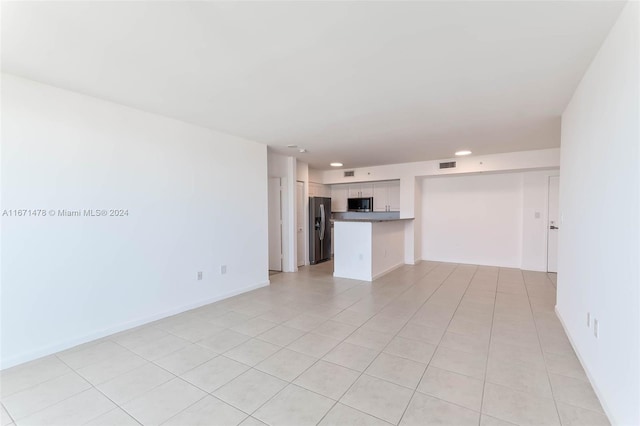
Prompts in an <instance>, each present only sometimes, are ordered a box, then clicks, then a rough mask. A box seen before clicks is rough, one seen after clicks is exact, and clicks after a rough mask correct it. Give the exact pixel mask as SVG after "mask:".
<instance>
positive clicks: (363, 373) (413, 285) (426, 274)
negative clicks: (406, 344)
mask: <svg viewBox="0 0 640 426" xmlns="http://www.w3.org/2000/svg"><path fill="white" fill-rule="evenodd" d="M441 265H442V263H438V264H437V265H436V266H434V267H433V268H431V269H429V270H428V271H427V272H426V273H425V274H424V275H422V276H421V277H420V278H419V279H417V280H416V281H420V280H421V279H423V278H424V277H426V276H428V275H429V274H430V273H431V272H433V271H434V270H436V269H437V267H438V266H441ZM455 269H456V268H453V269H452V270H451V272H450V273H449V274H447V276H446V277H445V278H443V280H442V282H441V283H440V285H438V287H437V288H436V289H434V290H433V292H432V293H431V294H430V295H429V297H427V299H425V301H424V302H423V303H422V304H421V305H420V306H419V307H418V309H417V310H416V312H417V311H418V310H420V308H421V307H422V306H424V304H425V303H427V301H428V300H429V299H430V298H431V296H432V295H433V294H435V292H436V291H437V290H438V289H439V288H440V287H442V285H443V284H444V283H445V281H446V280H447V279H448V278H449V276H450V275H451V274H452V273H453V271H455ZM416 281H414V284H412V285H411V286H409V287H408V288H407V289H405V291H403V292H402V293H400V294H398V295H397V296H396V297H395V298H394V299H392V300H391V301H390V302H389V303H391V302H392V301H393V300H396V299H397V298H399V297H400V296H401V295H402V294H404V293H405V292H407V291H409V289H410V288H412V287H415V285H416V284H415V282H416ZM386 284H388V283H385V285H386ZM389 303H387V305H388V304H389ZM385 306H386V305H385ZM383 309H384V308H383ZM383 309H380V311H378V312H381V311H382V310H383ZM374 316H375V315H374ZM413 316H415V313H414V315H412V316H411V317H409V318H408V319H407V321H406V322H405V323H404V325H403V327H401V328H400V330H398V331H397V332H396V333H395V334H394V335H393V337H392V338H391V339H390V340H389V342H387V344H386V345H385V346H384V347H383V348H382V349H381V350H380V351H379V352H378V354H377V355H376V356H375V357H374V358H373V359H372V360H371V361H370V362H369V364H367V366H366V367H365V368H364V369H363V370H362V371H361V372H360V375H359V376H358V377H357V378H356V379H355V380H354V381H353V383H351V385H350V386H349V387H348V388H347V389H346V390H345V391H344V392H343V393H342V395H341V396H340V398H338V400H337V401H336V402H335V404H333V406H331V408H330V409H329V410H328V411H327V412H326V413H325V414H324V415H323V416H322V417H321V418H320V420H319V421H318V423H316V425H318V424H320V423H321V422H322V420H324V418H325V417H326V416H327V414H329V413H330V412H331V410H333V408H334V407H335V406H336V405H337V404H338V403H341V402H340V400H341V399H342V398H343V397H344V396H345V395H346V394H347V393H348V392H349V390H351V388H352V387H353V385H354V384H356V382H357V381H358V380H360V378H361V377H362V376H363V375H365V372H366V371H367V369H368V368H369V367H370V366H371V364H373V362H374V361H375V360H376V359H377V358H378V356H380V354H381V353H383V352H384V350H385V349H386V348H387V346H389V344H390V343H391V342H392V341H393V339H394V338H395V337H396V336H397V335H398V333H400V331H401V330H402V328H404V326H405V325H406V324H408V323H409V321H410V320H411V318H413ZM371 318H373V317H371ZM371 318H369V319H371ZM367 321H369V320H367ZM367 321H365V322H364V323H362V324H361V325H360V326H359V327H358V328H356V329H355V330H354V331H353V332H352V333H351V334H353V333H355V332H356V331H358V330H360V328H362V326H364V324H366V323H367ZM351 334H350V335H349V336H351ZM349 336H347V337H345V339H344V340H343V342H345V341H346V339H348V338H349ZM355 346H360V345H355ZM367 349H371V348H367ZM373 350H375V349H373ZM427 366H428V363H427ZM425 369H426V367H425ZM379 380H383V381H385V382H387V383H392V382H389V381H387V380H384V379H379ZM392 384H394V385H397V384H396V383H392ZM398 386H399V385H398ZM341 404H343V405H345V406H347V407H349V408H351V409H354V410H357V411H359V412H361V413H364V411H361V410H358V409H357V408H355V407H352V406H350V405H347V404H344V403H341ZM365 414H367V415H369V416H372V417H374V418H376V419H379V420H382V421H384V422H387V421H386V420H384V419H381V418H380V417H377V416H375V415H373V414H371V413H365ZM387 423H390V422H387Z"/></svg>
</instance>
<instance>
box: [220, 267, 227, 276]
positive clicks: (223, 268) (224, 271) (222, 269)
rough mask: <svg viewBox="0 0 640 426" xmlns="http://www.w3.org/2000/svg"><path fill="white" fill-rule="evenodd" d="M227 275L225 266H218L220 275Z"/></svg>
mask: <svg viewBox="0 0 640 426" xmlns="http://www.w3.org/2000/svg"><path fill="white" fill-rule="evenodd" d="M226 273H227V265H221V266H220V275H224V274H226Z"/></svg>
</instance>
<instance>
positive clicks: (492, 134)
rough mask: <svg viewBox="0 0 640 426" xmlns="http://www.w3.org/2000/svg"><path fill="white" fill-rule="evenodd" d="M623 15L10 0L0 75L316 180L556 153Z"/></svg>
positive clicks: (482, 5) (593, 7)
mask: <svg viewBox="0 0 640 426" xmlns="http://www.w3.org/2000/svg"><path fill="white" fill-rule="evenodd" d="M621 7H622V3H620V2H612V1H604V2H597V1H586V2H577V1H576V2H564V1H554V2H484V1H476V2H397V1H395V2H348V3H347V2H297V3H293V2H228V3H227V2H222V3H221V2H215V3H214V2H193V3H192V2H154V1H147V2H68V3H63V2H60V3H59V2H9V3H3V5H2V8H3V9H2V68H3V71H5V72H9V73H13V74H17V75H21V76H24V77H27V78H31V79H34V80H37V81H41V82H44V83H48V84H52V85H55V86H59V87H62V88H66V89H70V90H75V91H78V92H81V93H85V94H90V95H94V96H97V97H100V98H104V99H108V100H112V101H115V102H119V103H122V104H125V105H129V106H133V107H136V108H140V109H142V110H146V111H150V112H155V113H158V114H162V115H166V116H169V117H175V118H178V119H181V120H184V121H187V122H191V123H195V124H199V125H202V126H206V127H210V128H213V129H217V130H221V131H224V132H228V133H232V134H235V135H239V136H243V137H246V138H249V139H253V140H255V141H258V142H262V143H265V144H268V145H269V146H271V147H273V148H274V149H275V150H276V151H279V152H286V153H289V154H291V155H298V157H299V158H302V159H303V160H305V161H308V162H309V163H310V164H311V165H312V166H314V167H316V168H321V169H326V168H328V163H329V162H330V161H341V162H343V163H344V164H345V167H357V166H366V165H376V164H390V163H398V162H407V161H419V160H429V159H438V158H447V157H451V156H452V153H453V152H454V151H456V150H458V149H462V148H467V149H471V150H472V151H473V152H474V153H475V154H490V153H498V152H509V151H520V150H528V149H537V148H549V147H557V146H559V144H560V119H559V116H560V114H561V113H562V111H563V109H564V107H565V105H566V104H567V102H568V100H569V98H570V96H571V94H572V93H573V90H574V89H575V87H576V85H577V84H578V82H579V80H580V78H581V76H582V74H583V73H584V71H585V69H586V68H587V66H588V64H589V62H590V61H591V59H592V58H593V56H594V55H595V53H596V51H597V49H598V48H599V46H600V45H601V43H602V41H603V40H604V37H605V36H606V34H607V32H608V30H609V28H610V27H611V25H612V24H613V22H614V21H615V19H616V17H617V16H618V14H619V12H620V10H621ZM288 144H297V145H299V146H301V147H304V148H307V149H308V150H309V152H308V153H307V154H298V153H297V151H296V150H292V149H289V148H286V145H288Z"/></svg>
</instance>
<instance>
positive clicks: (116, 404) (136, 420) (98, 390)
mask: <svg viewBox="0 0 640 426" xmlns="http://www.w3.org/2000/svg"><path fill="white" fill-rule="evenodd" d="M56 357H57V355H56ZM59 360H60V362H62V363H63V364H64V365H66V366H67V367H69V368H71V370H72V371H73V372H74V373H75V374H76V375H77V376H78V377H80V378H81V379H82V380H84V381H85V382H87V383H88V384H89V385H91V388H93V389H95V390H96V391H97V392H99V393H100V394H101V395H102V396H104V397H105V398H107V399H108V400H109V401H111V402H112V403H113V404H114V405H115V406H116V407H117V408H119V409H121V410H122V411H124V412H125V413H126V414H127V415H128V416H129V417H131V418H132V419H133V420H134V421H135V422H136V423H138V424H140V425H142V423H140V422H139V421H138V419H136V418H135V417H133V416H132V415H131V414H130V413H129V412H128V411H127V410H125V409H124V408H122V406H121V405H120V404H118V403H117V402H115V401H114V400H112V399H111V398H109V396H107V395H105V393H104V392H102V391H101V390H100V389H98V388H97V387H95V386H94V385H93V383H91V382H89V381H88V380H87V379H85V378H84V377H82V375H81V374H80V373H78V372H77V371H76V370H74V369H73V368H72V367H71V366H70V365H68V364H67V363H66V362H64V360H62V359H59ZM165 383H166V382H165ZM82 392H84V391H82ZM82 392H78V393H77V394H75V395H73V396H76V395H79V394H80V393H82ZM73 396H71V397H69V398H66V399H65V401H66V400H67V399H70V398H73ZM60 402H62V401H60ZM60 402H57V403H56V404H59V403H60ZM53 405H55V404H53ZM53 405H50V406H49V407H47V408H50V407H53ZM39 411H42V410H39ZM111 411H113V409H111V410H109V411H107V412H105V413H102V414H100V415H98V416H96V417H94V418H92V419H91V420H89V422H91V421H93V420H95V419H97V418H98V417H100V416H102V415H104V414H107V413H109V412H111ZM87 423H88V422H87Z"/></svg>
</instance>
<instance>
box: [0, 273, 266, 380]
mask: <svg viewBox="0 0 640 426" xmlns="http://www.w3.org/2000/svg"><path fill="white" fill-rule="evenodd" d="M269 284H270V281H269V280H267V281H264V282H262V283H258V284H253V285H250V286H247V287H243V288H240V289H238V290H234V291H231V292H228V293H225V294H221V295H219V296H216V297H212V298H209V299H205V300H199V301H197V302H193V303H188V304H186V305H182V306H179V307H177V308H173V309H169V310H166V311H163V312H158V313H156V314H153V315H149V316H146V317H144V318H137V319H135V320H131V321H127V322H124V323H121V324H118V325H114V326H112V327H107V328H104V329H102V330H97V331H95V332H93V333H89V334H85V335H83V336H77V337H74V338H72V339H68V340H65V341H64V342H60V343H56V344H55V345H49V346H45V347H42V348H39V349H36V350H34V351H29V352H24V353H22V354H19V355H15V356H12V357H9V358H6V359H2V360H0V370H4V369H6V368H10V367H13V366H16V365H20V364H24V363H25V362H29V361H33V360H35V359H38V358H42V357H44V356H47V355H51V354H54V353H57V352H60V351H64V350H66V349H69V348H72V347H74V346H78V345H81V344H83V343H88V342H91V341H93V340H97V339H101V338H103V337H107V336H110V335H112V334H115V333H119V332H121V331H125V330H128V329H130V328H134V327H138V326H140V325H144V324H148V323H150V322H153V321H157V320H159V319H162V318H166V317H170V316H172V315H176V314H179V313H182V312H185V311H190V310H191V309H195V308H199V307H201V306H204V305H208V304H210V303H215V302H219V301H220V300H223V299H228V298H229V297H233V296H237V295H238V294H242V293H246V292H248V291H251V290H256V289H258V288H262V287H266V286H268V285H269Z"/></svg>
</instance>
